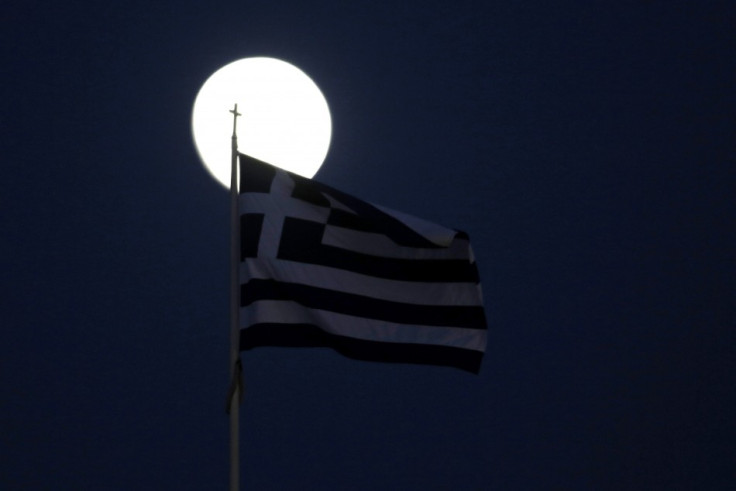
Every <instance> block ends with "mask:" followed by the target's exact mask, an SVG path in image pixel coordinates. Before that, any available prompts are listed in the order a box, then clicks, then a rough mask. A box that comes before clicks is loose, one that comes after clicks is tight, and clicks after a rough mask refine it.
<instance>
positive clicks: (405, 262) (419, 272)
mask: <svg viewBox="0 0 736 491" xmlns="http://www.w3.org/2000/svg"><path fill="white" fill-rule="evenodd" d="M283 223H284V225H283V228H282V231H281V245H280V247H279V252H278V257H279V259H288V260H290V261H297V262H303V263H308V264H318V265H321V266H329V267H332V268H337V269H345V270H348V271H353V272H355V273H361V274H365V275H369V276H376V277H380V278H388V279H394V280H400V281H427V282H460V283H467V282H477V281H478V270H477V268H476V266H475V263H471V262H470V261H469V260H468V259H427V260H423V259H399V258H393V257H388V258H386V257H378V256H374V255H369V254H363V253H360V252H355V251H351V250H347V249H343V248H338V247H334V246H328V245H324V244H322V236H323V234H324V226H323V225H320V224H317V223H313V222H309V221H305V220H299V219H295V218H290V217H287V218H285V219H284V222H283Z"/></svg>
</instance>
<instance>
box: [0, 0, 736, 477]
mask: <svg viewBox="0 0 736 491" xmlns="http://www.w3.org/2000/svg"><path fill="white" fill-rule="evenodd" d="M0 22H2V29H0V36H1V38H0V39H1V41H2V42H0V53H2V66H3V77H2V78H3V82H2V85H1V87H2V99H1V100H2V120H0V131H1V137H0V143H1V145H2V147H1V150H2V178H1V179H0V205H1V206H0V210H1V211H0V214H1V215H0V216H1V217H2V222H1V224H2V231H3V232H2V234H1V236H0V254H1V257H2V258H3V262H2V264H3V266H2V275H0V277H1V278H2V302H1V304H0V305H2V310H1V312H2V317H0V319H1V320H0V324H1V326H2V328H1V329H0V336H1V337H0V345H1V346H2V348H1V349H2V355H1V357H0V435H1V436H0V442H1V443H0V487H2V488H3V489H54V490H56V489H120V490H128V489H152V490H153V489H192V490H208V489H225V488H226V487H227V482H228V419H227V417H226V415H225V414H224V402H225V394H226V391H227V387H228V383H229V373H228V343H229V333H228V326H229V324H228V301H229V297H228V284H229V283H228V282H229V276H228V274H229V273H228V268H229V228H228V227H229V201H228V199H229V198H228V193H227V191H226V190H225V189H224V188H223V187H222V186H221V185H220V184H218V183H217V182H216V181H215V180H214V179H212V178H211V177H210V175H209V174H208V172H207V171H206V170H205V168H204V167H203V166H202V165H201V163H200V162H199V158H198V156H197V153H196V150H195V148H194V144H193V140H192V137H191V132H190V116H191V109H192V104H193V102H194V98H195V97H196V94H197V91H198V90H199V88H200V87H201V85H202V84H203V83H204V81H205V80H206V79H207V78H208V77H209V76H210V75H211V74H212V73H213V72H215V71H216V70H217V69H219V68H220V67H222V66H223V65H225V64H227V63H230V62H232V61H234V60H236V59H239V58H244V57H249V56H271V57H275V58H279V59H282V60H285V61H288V62H290V63H292V64H294V65H296V66H298V67H299V68H301V69H302V70H304V71H305V72H306V73H307V74H309V75H310V77H312V79H313V80H314V81H315V82H316V83H317V85H318V86H319V87H320V88H321V90H322V91H323V93H324V94H325V97H326V98H327V101H328V103H329V105H330V110H331V113H332V120H333V140H332V143H331V147H330V150H329V153H328V156H327V159H326V161H325V164H324V166H323V167H322V169H321V170H320V171H319V173H318V174H317V178H318V179H319V180H321V181H322V182H325V183H327V184H329V185H331V186H334V187H337V188H339V189H341V190H343V191H346V192H349V193H351V194H354V195H356V196H358V197H360V198H363V199H365V200H368V201H371V202H375V203H380V204H382V205H385V206H387V207H390V208H393V209H396V210H401V211H403V212H406V213H410V214H413V215H417V216H420V217H422V218H425V219H428V220H431V221H433V222H436V223H440V224H443V225H446V226H450V227H454V228H457V229H460V230H464V231H466V232H468V233H469V235H470V237H471V241H472V243H473V247H474V250H475V253H476V257H477V260H478V264H479V268H480V274H481V279H482V286H483V293H484V301H485V304H486V313H487V316H488V319H489V344H488V349H487V352H486V356H485V359H484V362H483V366H482V369H481V373H480V375H477V376H476V375H472V374H468V373H466V372H462V371H460V370H456V369H451V368H442V367H432V366H415V365H403V364H381V363H369V362H361V361H355V360H351V359H348V358H345V357H342V356H341V355H339V354H337V353H336V352H334V351H331V350H329V349H317V348H315V349H288V348H261V349H257V350H254V351H251V352H247V353H245V354H244V356H243V364H244V373H245V378H246V394H245V401H244V405H243V408H242V413H241V414H242V417H241V425H242V431H241V453H242V455H241V457H242V465H241V470H242V484H243V489H257V490H270V489H273V490H281V489H295V490H300V489H315V490H321V489H336V490H343V489H344V490H376V489H384V490H394V489H395V490H424V489H435V490H439V489H443V490H466V489H467V490H486V489H500V490H507V489H520V490H529V489H565V490H567V489H611V490H618V489H727V488H732V486H733V485H734V482H736V471H735V469H736V465H734V462H736V424H735V422H734V417H733V414H732V411H734V409H736V398H735V394H734V392H735V391H734V387H735V386H736V377H735V375H736V355H735V354H734V346H736V334H735V333H736V275H735V273H736V271H735V270H736V268H735V266H736V257H735V256H736V254H735V252H736V221H735V220H734V218H736V213H734V212H735V211H736V210H735V209H734V208H735V207H734V198H733V197H732V194H733V191H734V189H736V186H735V184H736V183H735V182H734V181H735V179H734V174H735V172H734V165H736V90H735V88H736V62H735V60H736V50H735V49H734V46H735V45H736V40H735V39H734V38H735V37H736V36H734V26H736V5H734V3H733V2H725V1H723V2H711V1H698V2H696V1H690V2H678V1H668V2H664V1H652V2H643V1H638V2H628V1H623V2H622V1H619V2H590V1H583V0H577V1H575V0H563V1H558V2H543V1H540V0H532V1H525V2H488V1H486V2H480V1H471V0H457V1H452V2H428V1H418V0H405V1H392V2H367V1H363V0H355V1H353V0H351V1H349V2H348V1H345V2H336V1H326V0H316V1H303V0H302V1H297V0H286V1H275V0H272V1H259V2H232V3H227V2H218V1H212V2H195V1H177V2H173V1H168V2H166V1H162V2H152V1H150V0H147V1H137V0H136V1H128V2H124V3H123V2H120V3H116V2H99V1H98V2H92V1H65V2H40V1H28V0H23V1H18V0H11V1H10V2H6V3H5V5H4V7H3V15H2V21H0ZM228 109H230V108H229V107H227V108H223V110H224V111H227V110H228ZM734 414H736V412H734Z"/></svg>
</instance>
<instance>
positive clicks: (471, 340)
mask: <svg viewBox="0 0 736 491" xmlns="http://www.w3.org/2000/svg"><path fill="white" fill-rule="evenodd" d="M239 159H240V176H241V178H240V196H239V210H240V211H239V213H240V230H241V244H240V250H241V263H240V273H239V274H240V284H241V290H240V298H241V300H240V305H241V308H240V329H241V330H240V348H241V350H244V349H250V348H253V347H257V346H327V347H331V348H333V349H335V350H337V351H339V352H340V353H343V354H344V355H346V356H349V357H351V358H357V359H362V360H374V361H388V362H407V363H427V364H434V365H447V366H454V367H458V368H461V369H464V370H468V371H471V372H474V373H477V372H478V371H479V369H480V363H481V359H482V356H483V352H484V351H485V347H486V333H487V330H486V329H487V328H486V319H485V314H484V311H483V298H482V294H481V289H480V282H479V277H478V269H477V267H476V264H475V260H474V258H473V252H472V250H471V248H470V242H469V239H468V236H467V235H466V234H464V233H462V232H458V231H455V230H451V229H447V228H445V227H442V226H439V225H435V224H432V223H429V222H426V221H424V220H420V219H418V218H414V217H411V216H408V215H405V214H403V213H399V212H395V211H392V210H388V209H385V208H382V207H379V206H375V205H372V204H369V203H366V202H364V201H361V200H359V199H357V198H355V197H353V196H350V195H348V194H345V193H343V192H341V191H338V190H336V189H334V188H331V187H329V186H326V185H324V184H321V183H319V182H317V181H313V180H310V179H307V178H304V177H301V176H298V175H296V174H293V173H290V172H287V171H284V170H281V169H278V168H276V167H273V166H271V165H269V164H266V163H264V162H261V161H258V160H256V159H254V158H252V157H249V156H246V155H243V154H240V155H239Z"/></svg>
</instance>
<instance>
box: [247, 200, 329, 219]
mask: <svg viewBox="0 0 736 491" xmlns="http://www.w3.org/2000/svg"><path fill="white" fill-rule="evenodd" d="M238 206H239V210H240V214H241V215H243V214H245V213H248V214H253V213H263V214H265V215H276V216H281V215H285V216H289V217H294V218H302V219H304V220H312V221H314V222H318V223H327V218H328V217H329V215H330V208H323V207H320V206H315V205H312V204H308V203H304V201H301V200H298V199H294V198H289V197H286V196H279V195H272V194H265V193H245V194H241V195H240V199H239V200H238Z"/></svg>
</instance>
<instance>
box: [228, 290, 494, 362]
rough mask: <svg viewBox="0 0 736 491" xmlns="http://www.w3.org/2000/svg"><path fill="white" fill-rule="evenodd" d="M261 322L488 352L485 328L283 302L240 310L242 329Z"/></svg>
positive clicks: (264, 302)
mask: <svg viewBox="0 0 736 491" xmlns="http://www.w3.org/2000/svg"><path fill="white" fill-rule="evenodd" d="M258 323H277V324H301V323H305V324H314V325H317V326H320V328H321V329H323V330H324V331H326V332H329V333H332V334H338V335H340V336H347V337H351V338H356V339H364V340H367V341H380V342H384V343H410V344H428V345H438V346H453V347H456V348H465V349H469V350H474V351H480V352H483V351H485V346H486V334H487V331H485V330H482V329H468V328H461V327H442V326H417V325H409V324H395V323H391V322H385V321H377V320H375V319H365V318H363V317H354V316H350V315H345V314H337V313H335V312H328V311H325V310H316V309H307V308H305V307H303V306H301V305H299V304H297V303H295V302H289V301H281V300H259V301H257V302H253V303H252V304H251V305H249V306H247V307H241V309H240V327H241V329H244V328H247V327H248V326H249V325H251V324H258Z"/></svg>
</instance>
